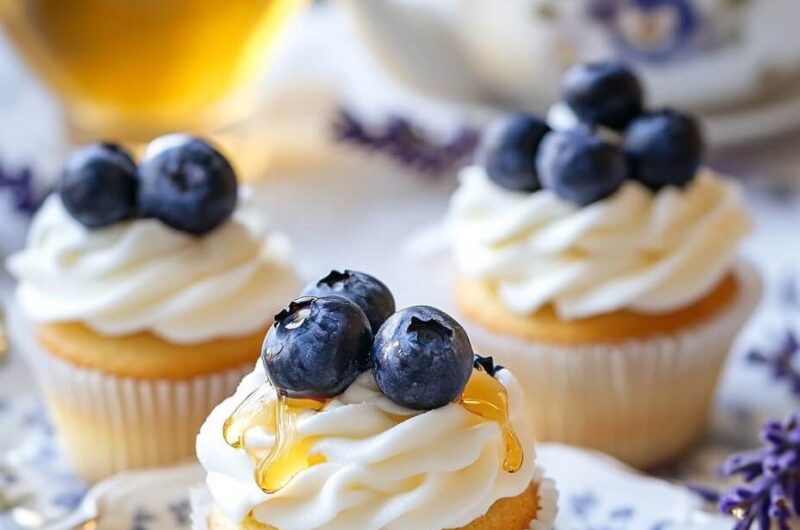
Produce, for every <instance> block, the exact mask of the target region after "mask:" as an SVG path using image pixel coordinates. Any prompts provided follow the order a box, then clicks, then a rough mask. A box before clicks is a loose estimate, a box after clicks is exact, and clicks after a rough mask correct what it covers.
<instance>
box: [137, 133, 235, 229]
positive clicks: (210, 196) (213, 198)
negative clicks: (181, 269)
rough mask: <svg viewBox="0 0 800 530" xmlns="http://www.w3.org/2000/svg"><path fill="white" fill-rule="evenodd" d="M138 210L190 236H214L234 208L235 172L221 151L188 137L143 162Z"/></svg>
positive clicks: (140, 172)
mask: <svg viewBox="0 0 800 530" xmlns="http://www.w3.org/2000/svg"><path fill="white" fill-rule="evenodd" d="M139 174H140V178H141V182H140V186H139V206H140V208H141V209H142V212H143V213H144V214H145V215H148V216H151V217H155V218H156V219H158V220H160V221H161V222H163V223H164V224H166V225H168V226H171V227H172V228H175V229H176V230H181V231H183V232H187V233H189V234H194V235H202V234H205V233H207V232H210V231H211V230H213V229H214V228H216V227H217V226H219V225H220V224H222V223H223V222H224V221H225V220H226V219H228V218H229V217H230V216H231V214H232V213H233V210H234V208H235V207H236V199H237V183H236V174H235V173H234V171H233V168H232V167H231V165H230V163H228V161H227V160H226V159H225V157H224V156H222V155H221V154H220V153H219V151H217V150H216V149H214V148H213V147H212V146H211V145H209V144H208V143H206V142H205V141H203V140H200V139H198V138H192V137H187V138H186V139H185V140H184V141H182V142H180V143H177V144H176V145H170V146H169V147H166V148H165V149H163V150H162V151H160V152H158V153H156V154H155V155H153V156H152V157H151V158H148V159H147V160H145V161H144V162H142V164H141V167H140V168H139Z"/></svg>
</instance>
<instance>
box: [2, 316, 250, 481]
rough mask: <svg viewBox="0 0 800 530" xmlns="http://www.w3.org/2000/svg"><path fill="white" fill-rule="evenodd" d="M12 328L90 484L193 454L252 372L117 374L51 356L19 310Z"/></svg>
mask: <svg viewBox="0 0 800 530" xmlns="http://www.w3.org/2000/svg"><path fill="white" fill-rule="evenodd" d="M9 324H10V330H11V338H12V341H13V342H14V345H15V347H17V348H18V349H19V350H21V351H23V352H24V353H25V355H27V356H28V357H29V359H30V361H31V365H32V366H33V368H34V374H35V376H36V379H37V380H38V383H39V385H40V387H41V389H42V393H43V394H44V397H45V401H46V403H47V406H48V410H49V413H50V417H51V420H52V421H53V424H54V426H55V428H56V432H57V434H58V437H59V441H60V443H61V445H62V447H63V448H64V450H65V452H66V455H67V457H68V458H69V460H70V463H71V464H72V466H73V468H74V470H75V472H76V473H77V474H78V476H80V477H81V478H82V479H83V480H85V481H86V482H87V483H94V482H97V481H98V480H100V479H103V478H105V477H107V476H110V475H113V474H115V473H117V472H119V471H124V470H129V469H143V468H152V467H160V466H165V465H169V464H173V463H175V462H178V461H180V460H183V459H186V458H188V457H193V456H194V453H195V438H196V436H197V432H198V431H199V430H200V426H201V425H202V423H203V421H205V419H206V417H207V416H208V414H209V413H210V412H211V410H212V409H213V408H214V407H215V406H216V405H217V404H218V403H220V402H221V401H222V400H224V399H225V398H227V397H228V396H229V395H231V394H232V393H233V392H234V391H235V390H236V387H237V386H238V384H239V382H240V381H241V379H242V377H244V376H245V375H246V374H247V373H249V372H250V371H252V369H253V363H251V362H248V363H247V364H244V365H241V366H239V367H236V368H234V369H230V370H227V371H224V372H220V373H213V374H208V375H202V376H197V377H192V378H188V379H182V380H167V379H152V380H148V379H134V378H125V377H118V376H115V375H110V374H105V373H102V372H99V371H96V370H89V369H86V368H82V367H79V366H75V365H72V364H70V363H67V362H65V361H63V360H61V359H58V358H56V357H54V356H52V355H50V354H49V353H47V352H46V351H45V350H44V349H43V348H42V347H40V346H39V344H38V343H37V342H36V339H35V336H34V331H33V326H32V325H31V324H30V323H29V322H28V321H27V320H26V319H25V318H24V317H23V316H21V315H20V314H19V311H18V310H16V309H12V310H11V311H9Z"/></svg>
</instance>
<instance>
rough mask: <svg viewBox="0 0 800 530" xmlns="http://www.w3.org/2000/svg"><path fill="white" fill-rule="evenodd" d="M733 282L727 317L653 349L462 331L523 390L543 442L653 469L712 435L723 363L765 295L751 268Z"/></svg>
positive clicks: (634, 343)
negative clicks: (711, 416)
mask: <svg viewBox="0 0 800 530" xmlns="http://www.w3.org/2000/svg"><path fill="white" fill-rule="evenodd" d="M736 274H737V277H738V279H739V280H740V285H741V290H740V292H739V295H738V297H737V299H736V300H735V301H734V302H733V303H731V304H730V306H729V307H728V308H726V309H725V310H723V311H722V312H720V313H719V314H718V315H717V316H715V317H714V318H712V319H711V320H709V321H706V322H704V323H702V324H699V325H696V326H692V327H687V328H686V329H685V330H682V331H680V332H679V333H674V334H670V335H661V336H657V337H653V338H651V339H646V340H631V341H627V342H622V343H617V344H594V345H580V346H564V345H555V344H548V343H542V342H533V341H531V342H527V341H523V340H519V339H515V338H513V337H508V336H504V335H499V334H497V333H493V332H491V331H489V330H486V329H484V328H482V327H479V326H477V325H476V324H474V323H473V322H470V321H469V320H468V319H464V324H465V326H466V327H467V328H468V331H469V334H470V339H471V341H472V343H473V346H474V347H475V351H477V352H479V353H480V354H481V355H491V356H494V358H495V360H497V361H498V362H499V363H500V364H502V365H504V366H507V367H508V368H509V369H511V370H512V371H513V372H514V375H515V376H516V378H517V380H519V381H520V383H521V384H522V386H523V388H524V390H525V395H526V401H527V407H526V410H527V412H528V415H529V420H530V421H531V424H532V425H533V426H534V430H535V434H536V437H537V439H538V441H545V442H550V441H552V442H560V443H566V444H571V445H578V446H583V447H588V448H592V449H596V450H600V451H603V452H605V453H608V454H610V455H612V456H614V457H616V458H618V459H620V460H622V461H624V462H626V463H628V464H630V465H633V466H635V467H640V468H649V467H654V466H656V465H659V464H663V463H666V462H669V461H670V460H672V459H673V458H675V457H677V456H679V455H680V454H681V453H682V452H683V451H685V450H686V449H688V448H690V447H691V446H692V445H694V444H695V443H696V442H697V441H699V440H700V439H701V438H702V437H703V435H704V434H705V431H706V427H707V422H708V415H709V411H710V408H711V401H712V398H713V394H714V390H715V387H716V384H717V380H718V379H719V375H720V373H721V371H722V366H723V364H724V361H725V357H726V355H727V353H728V351H729V350H730V347H731V345H732V342H733V340H734V338H735V337H736V335H737V333H738V332H739V330H740V329H741V327H742V325H743V324H744V322H745V321H746V320H747V317H748V316H749V315H750V313H751V312H752V311H753V309H754V308H755V306H756V305H757V302H758V299H759V297H760V293H761V283H760V280H759V275H758V273H757V272H756V271H755V270H754V269H753V268H752V267H751V266H749V265H747V264H745V263H741V264H739V265H738V266H737V268H736Z"/></svg>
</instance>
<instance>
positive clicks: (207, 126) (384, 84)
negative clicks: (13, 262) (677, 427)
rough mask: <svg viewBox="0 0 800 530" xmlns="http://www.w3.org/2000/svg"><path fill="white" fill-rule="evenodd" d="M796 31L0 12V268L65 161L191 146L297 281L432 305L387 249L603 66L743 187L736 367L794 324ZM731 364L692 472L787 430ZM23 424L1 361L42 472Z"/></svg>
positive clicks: (504, 10) (602, 3)
mask: <svg viewBox="0 0 800 530" xmlns="http://www.w3.org/2000/svg"><path fill="white" fill-rule="evenodd" d="M798 21H800V2H798V1H797V0H504V1H503V2H490V1H487V0H324V1H318V2H310V1H304V0H226V1H225V2H218V1H215V0H72V1H70V2H64V1H63V0H0V27H1V28H2V32H0V216H2V217H0V252H2V255H3V256H5V255H7V254H8V253H9V252H10V251H11V250H13V249H16V248H18V247H20V246H21V245H22V242H23V238H24V235H25V230H26V227H27V223H28V221H29V219H30V215H31V213H32V212H33V211H35V209H36V207H37V205H38V204H39V203H40V202H41V199H42V198H43V197H44V196H45V195H46V193H47V192H48V190H50V189H51V187H52V185H53V182H54V181H55V179H56V178H57V176H58V170H59V168H60V164H61V162H62V161H63V158H64V156H65V154H66V153H67V152H68V151H69V149H70V148H71V147H74V146H75V145H78V144H82V143H86V142H88V141H93V140H98V139H106V140H116V141H122V142H124V143H126V144H127V145H129V146H130V147H131V148H133V149H134V150H141V149H142V148H143V146H144V145H145V144H146V143H147V141H148V140H150V139H152V138H154V137H156V136H159V135H161V134H164V133H168V132H174V131H191V132H194V133H198V134H202V135H206V136H211V137H213V138H214V139H216V140H217V141H218V142H219V143H220V144H221V145H222V146H223V147H224V149H225V150H226V151H227V152H228V153H229V154H230V156H231V158H232V160H233V162H234V163H235V165H236V166H237V169H238V170H239V174H240V176H241V178H242V179H243V180H246V181H249V182H257V183H258V189H259V194H260V196H261V200H262V201H263V204H264V208H265V210H266V211H267V212H268V213H269V215H270V217H271V218H272V221H273V222H274V224H275V225H276V227H278V228H280V229H281V230H283V231H286V232H287V233H289V235H290V236H291V237H292V238H293V240H294V241H295V243H296V246H297V248H298V254H299V255H300V256H301V257H302V259H303V264H302V265H303V267H304V269H305V271H306V272H308V274H310V275H317V274H319V273H320V272H322V271H325V270H326V269H330V268H332V267H337V268H338V267H352V268H361V269H364V270H369V271H371V272H373V273H374V274H376V275H377V276H379V277H382V278H384V279H385V280H386V281H387V283H389V284H390V285H391V286H392V287H393V288H394V290H395V292H396V293H399V295H398V302H399V304H400V305H404V304H407V303H411V302H412V301H413V302H414V303H422V302H429V303H437V304H440V305H446V302H442V301H441V300H436V299H435V294H433V293H435V292H436V291H437V289H429V288H427V287H428V286H430V285H431V282H435V281H436V279H434V278H430V277H428V274H427V273H426V272H425V269H424V268H420V267H419V266H418V264H416V265H415V263H414V262H413V260H411V261H409V260H403V259H395V257H396V249H397V248H398V247H403V246H406V245H407V244H409V242H410V241H413V242H415V243H416V244H420V241H423V242H424V240H425V237H420V234H422V236H425V234H426V233H428V232H430V231H431V229H435V227H436V226H438V224H439V223H440V220H441V218H442V217H443V215H444V212H445V208H446V204H447V200H448V197H449V195H450V193H451V192H452V190H453V189H454V187H455V185H456V180H455V174H456V171H457V170H458V168H459V167H461V166H462V165H463V164H465V163H466V162H468V161H469V160H470V159H471V156H472V153H473V151H474V149H475V146H476V144H477V138H478V135H479V133H480V131H481V129H482V128H483V127H484V126H485V124H486V123H488V121H490V120H491V119H492V118H493V117H496V116H498V115H501V114H503V113H506V112H509V111H513V110H517V109H528V110H532V111H536V112H540V113H543V112H545V111H546V110H547V109H548V107H549V106H550V105H551V104H552V103H553V102H554V101H555V100H556V99H557V97H558V82H559V80H560V78H561V74H562V73H563V72H564V71H565V70H566V69H567V68H569V67H570V66H571V65H573V64H575V63H577V62H581V61H586V60H593V59H599V58H605V57H619V58H622V59H624V60H626V61H629V62H631V63H632V64H634V65H636V67H637V69H638V70H639V71H640V72H641V73H642V75H643V79H644V82H645V85H646V87H647V90H648V95H649V98H650V99H651V101H652V102H653V103H654V105H655V106H661V105H673V106H677V107H680V108H684V109H687V110H690V111H692V112H695V113H697V114H698V115H699V116H700V117H701V118H702V120H703V123H704V125H705V127H706V130H707V132H708V136H709V139H710V143H711V147H712V153H711V154H712V158H711V164H712V165H713V166H714V167H716V168H718V169H720V170H722V171H724V172H726V173H729V174H731V175H733V176H734V177H736V178H738V179H741V180H742V182H743V184H744V186H745V189H746V191H747V199H748V202H749V203H750V206H751V207H752V209H753V211H754V212H755V216H756V218H757V222H758V230H757V233H756V235H755V236H754V237H753V238H752V239H751V241H750V242H749V243H748V246H747V248H746V253H747V254H748V255H749V256H750V257H751V258H752V259H754V260H755V261H756V262H757V263H758V264H759V266H760V267H761V268H762V270H763V271H764V272H765V275H766V277H767V280H768V290H767V291H768V296H767V299H766V301H765V303H764V307H763V308H762V311H761V314H760V317H759V318H758V319H756V322H755V323H754V324H753V326H752V328H753V329H752V330H751V331H750V332H749V333H748V334H746V336H745V337H744V338H743V340H742V343H743V345H742V346H741V347H740V348H739V349H740V350H741V351H740V353H739V357H742V356H743V355H744V353H745V350H746V349H747V346H748V345H749V344H751V343H752V342H753V341H757V340H761V339H762V338H763V336H764V335H765V334H768V333H769V332H773V331H774V330H775V328H778V329H780V328H781V326H783V325H784V324H785V323H790V324H792V323H796V322H798V320H800V317H799V315H800V288H798V285H800V280H799V279H798V278H800V247H798V243H797V236H796V234H797V230H798V227H800V148H798V145H799V144H800V31H798V30H797V23H798ZM320 220H325V221H328V220H331V221H332V222H324V223H321V222H320ZM7 283H8V282H7V281H5V284H4V287H5V291H6V292H7V291H8V285H7ZM731 364H732V368H731V369H730V370H729V372H730V373H729V375H728V377H727V378H726V381H725V383H724V387H723V392H722V394H721V397H720V407H721V408H723V409H724V410H727V411H728V412H729V414H727V415H720V417H719V418H718V421H717V425H716V430H715V442H714V444H712V446H713V447H712V448H710V449H709V451H711V452H712V453H713V451H715V450H716V449H715V448H716V445H715V444H717V443H723V442H724V444H727V445H734V446H739V447H741V446H747V445H748V444H750V443H752V438H753V436H754V435H755V434H756V431H757V425H758V424H759V423H760V420H761V419H763V417H774V416H776V415H780V414H782V413H784V412H786V411H788V410H794V409H796V408H797V407H796V405H797V402H796V401H795V400H796V399H797V398H796V397H792V396H790V395H789V392H788V391H786V389H785V388H770V389H767V390H765V391H764V392H762V393H761V394H762V395H760V396H759V399H758V400H757V403H755V404H754V403H753V402H752V401H747V400H745V399H743V395H742V391H741V389H742V388H743V387H744V386H745V385H759V386H760V385H763V383H764V382H765V381H766V375H765V374H764V373H763V372H760V371H754V370H750V369H747V370H745V369H742V368H741V363H737V362H736V361H733V362H732V363H731ZM748 388H752V386H751V387H748ZM743 411H744V412H743ZM748 415H749V416H748ZM26 422H27V423H26ZM43 423H44V424H46V420H44V419H42V418H41V413H40V412H39V403H38V398H37V397H36V393H35V389H34V388H33V385H32V383H31V380H30V378H29V377H28V376H27V372H26V370H25V368H24V366H23V364H22V363H21V362H20V361H19V360H18V359H14V358H12V359H10V360H6V364H5V365H4V366H3V365H0V455H3V456H0V467H1V466H2V463H3V462H6V463H7V462H9V461H14V462H17V463H18V462H20V461H26V462H33V464H31V466H29V467H30V468H31V469H33V468H38V469H39V470H44V469H48V470H49V469H51V468H48V467H46V466H48V465H51V464H53V461H52V455H50V456H51V460H50V461H47V462H50V463H47V464H46V463H44V462H45V460H37V458H42V455H41V454H37V453H36V451H33V450H32V448H37V447H39V446H37V445H36V444H34V443H32V442H30V443H28V444H27V450H25V451H20V450H19V448H20V445H21V443H22V442H23V441H25V440H28V436H29V434H30V432H36V433H40V430H41V432H42V433H45V436H46V432H47V428H46V427H43V428H42V424H43ZM19 425H29V427H25V428H18V426H19ZM40 428H41V429H40ZM37 429H38V430H37ZM23 445H24V444H23ZM45 452H46V450H45ZM9 455H10V456H9ZM26 459H28V460H26ZM53 465H55V466H56V467H58V464H57V463H55V464H53ZM706 465H707V464H706V463H705V461H702V462H700V463H697V462H688V463H687V467H691V468H692V469H693V471H694V472H697V473H702V472H703V471H704V470H705V466H706ZM693 466H694V467H693ZM53 469H55V468H53ZM698 470H699V471H698ZM52 473H53V474H55V473H56V472H55V471H52ZM0 477H2V473H0ZM69 491H73V490H69ZM76 495H79V494H76ZM0 500H2V499H0ZM72 501H73V504H74V499H72ZM0 508H2V502H0ZM0 524H2V519H0ZM9 528H12V527H9Z"/></svg>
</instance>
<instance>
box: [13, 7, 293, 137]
mask: <svg viewBox="0 0 800 530" xmlns="http://www.w3.org/2000/svg"><path fill="white" fill-rule="evenodd" d="M303 3H304V0H225V1H223V2H220V1H219V0H0V20H2V22H3V24H4V26H5V28H6V29H7V32H8V34H9V35H10V36H11V37H12V40H13V41H14V43H15V44H16V45H17V47H18V48H19V50H20V52H21V53H22V55H23V56H24V57H25V58H26V59H27V60H28V62H29V63H30V64H31V65H32V66H33V67H34V68H35V69H36V70H37V72H38V73H39V74H40V75H41V76H42V77H43V78H44V79H45V80H46V81H47V82H48V83H49V84H50V85H51V86H52V87H53V88H54V89H55V91H56V92H57V93H58V94H59V96H60V97H61V98H62V99H63V100H64V101H65V102H66V104H67V106H68V110H69V111H70V112H71V113H72V114H74V116H73V118H74V119H75V120H78V121H81V120H83V121H86V122H90V123H94V124H102V125H105V126H107V127H111V128H112V129H113V128H117V129H120V130H123V131H124V130H125V129H126V128H127V129H129V130H138V131H143V130H146V129H148V128H161V129H178V128H189V127H190V126H192V125H196V124H197V123H198V122H202V121H204V120H210V119H212V117H213V118H223V115H224V114H226V113H230V112H233V109H234V108H236V107H237V105H238V106H239V107H242V108H241V109H239V110H242V109H243V105H244V103H245V102H243V101H236V100H237V96H239V95H241V94H240V92H241V91H242V90H243V89H244V88H245V87H247V86H251V85H252V84H253V83H252V82H253V81H254V80H255V79H256V78H257V77H258V76H259V75H260V74H262V73H263V71H264V67H265V64H266V60H267V56H268V54H269V51H270V49H271V44H273V41H274V40H275V38H276V36H277V35H278V34H279V30H280V29H281V28H282V27H283V26H284V25H285V22H286V21H287V20H288V19H289V18H290V15H292V14H293V13H294V12H295V11H297V9H298V8H299V7H300V6H302V5H303Z"/></svg>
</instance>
